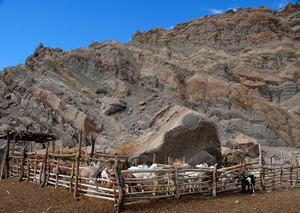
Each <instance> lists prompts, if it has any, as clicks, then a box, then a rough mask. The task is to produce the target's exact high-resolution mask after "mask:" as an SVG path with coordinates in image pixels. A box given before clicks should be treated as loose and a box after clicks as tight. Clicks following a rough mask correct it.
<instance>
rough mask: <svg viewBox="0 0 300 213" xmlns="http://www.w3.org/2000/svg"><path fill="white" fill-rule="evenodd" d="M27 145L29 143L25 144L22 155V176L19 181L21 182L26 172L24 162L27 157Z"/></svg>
mask: <svg viewBox="0 0 300 213" xmlns="http://www.w3.org/2000/svg"><path fill="white" fill-rule="evenodd" d="M26 147H27V144H25V146H24V149H23V157H22V162H21V169H20V170H21V171H20V177H19V182H21V180H22V178H23V173H24V164H25V158H26Z"/></svg>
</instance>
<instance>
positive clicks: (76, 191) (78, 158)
mask: <svg viewBox="0 0 300 213" xmlns="http://www.w3.org/2000/svg"><path fill="white" fill-rule="evenodd" d="M81 141H82V130H80V133H79V143H78V152H77V155H76V162H75V163H76V172H75V186H74V198H76V197H77V194H78V176H79V161H80V152H81Z"/></svg>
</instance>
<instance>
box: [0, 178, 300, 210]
mask: <svg viewBox="0 0 300 213" xmlns="http://www.w3.org/2000/svg"><path fill="white" fill-rule="evenodd" d="M0 198H1V199H0V212H101V213H104V212H114V211H115V208H114V203H113V202H111V201H105V200H100V199H96V198H90V197H86V196H79V197H78V198H76V199H74V198H73V194H70V193H69V191H68V190H66V189H55V188H54V187H53V186H47V187H45V188H41V189H40V188H39V186H38V185H37V184H33V183H28V182H26V181H23V182H21V183H18V180H17V179H16V178H11V179H6V180H1V181H0ZM124 212H160V213H161V212H180V213H182V212H300V188H293V189H288V190H287V189H281V190H274V191H264V192H256V193H255V194H242V193H230V194H229V193H227V194H222V195H221V194H219V195H218V196H217V197H211V196H201V195H193V196H182V197H181V198H180V199H179V200H177V199H176V198H170V199H160V200H156V201H152V202H149V203H145V204H140V205H131V206H127V207H126V209H125V210H124Z"/></svg>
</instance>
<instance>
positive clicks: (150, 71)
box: [0, 3, 300, 150]
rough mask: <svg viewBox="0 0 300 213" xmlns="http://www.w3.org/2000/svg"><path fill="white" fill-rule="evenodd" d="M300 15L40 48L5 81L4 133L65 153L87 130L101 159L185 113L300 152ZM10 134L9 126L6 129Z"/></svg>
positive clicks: (260, 10) (290, 8)
mask: <svg viewBox="0 0 300 213" xmlns="http://www.w3.org/2000/svg"><path fill="white" fill-rule="evenodd" d="M299 41H300V6H299V5H298V4H297V3H296V4H294V5H293V4H291V3H289V4H287V5H286V7H285V8H284V9H280V10H278V11H275V10H271V9H269V8H268V7H264V6H262V7H257V8H244V9H243V8H239V9H237V10H236V11H233V10H228V11H226V12H225V13H223V14H216V15H208V16H204V17H200V18H196V19H194V20H191V21H188V22H185V23H181V24H177V25H176V26H175V27H174V28H171V29H163V28H161V27H158V28H154V29H151V30H149V31H147V32H140V31H137V32H136V34H134V35H132V40H131V41H130V42H127V43H125V44H121V43H120V42H118V41H104V42H102V43H98V42H96V41H92V42H91V43H90V45H89V47H81V48H78V49H75V50H67V51H62V50H61V49H60V48H56V49H53V48H49V47H44V46H43V45H42V44H39V45H38V46H37V47H36V49H35V51H34V53H33V54H32V55H31V56H29V57H28V58H27V59H26V61H25V64H19V65H18V66H16V67H7V68H5V69H4V70H2V71H1V72H0V73H1V79H2V81H1V83H0V90H1V98H0V113H1V119H0V123H1V124H5V125H11V126H14V127H17V128H18V130H20V131H21V130H26V131H32V132H48V133H52V134H54V135H55V136H56V137H57V138H58V139H60V140H61V141H62V143H63V145H64V147H66V146H69V147H73V146H74V145H76V144H77V142H78V133H79V130H80V129H82V130H83V132H84V134H85V138H86V143H87V144H88V143H90V141H91V135H93V137H94V138H95V139H96V144H98V145H100V146H101V149H106V150H109V149H113V148H115V147H117V145H118V144H120V143H121V142H126V141H127V142H129V141H135V140H136V141H138V140H140V138H141V136H142V135H143V134H146V133H147V132H148V131H149V129H152V130H153V128H155V127H154V126H153V127H152V126H151V125H150V126H151V127H149V123H150V121H151V118H152V117H153V116H154V115H156V114H157V113H158V112H159V111H160V110H162V109H164V108H165V107H170V106H174V105H180V106H184V107H187V108H189V109H192V110H194V111H197V112H199V113H202V114H203V115H205V116H206V117H208V118H210V119H211V120H213V121H214V122H215V123H216V126H217V129H218V134H219V139H220V141H224V140H228V139H231V138H235V136H236V134H237V133H239V132H241V133H243V134H244V135H247V136H249V137H253V138H255V139H256V140H257V141H258V142H259V143H260V144H262V145H268V146H292V147H297V146H298V147H299V146H300V101H299V100H300V93H299V91H300V43H299ZM2 127H3V125H2Z"/></svg>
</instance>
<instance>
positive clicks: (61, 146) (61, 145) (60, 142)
mask: <svg viewBox="0 0 300 213" xmlns="http://www.w3.org/2000/svg"><path fill="white" fill-rule="evenodd" d="M60 154H61V155H62V154H63V152H62V142H61V139H60Z"/></svg>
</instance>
